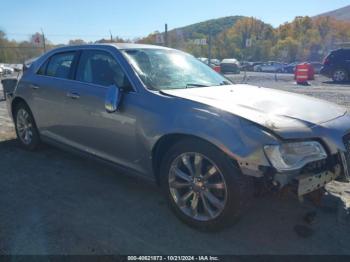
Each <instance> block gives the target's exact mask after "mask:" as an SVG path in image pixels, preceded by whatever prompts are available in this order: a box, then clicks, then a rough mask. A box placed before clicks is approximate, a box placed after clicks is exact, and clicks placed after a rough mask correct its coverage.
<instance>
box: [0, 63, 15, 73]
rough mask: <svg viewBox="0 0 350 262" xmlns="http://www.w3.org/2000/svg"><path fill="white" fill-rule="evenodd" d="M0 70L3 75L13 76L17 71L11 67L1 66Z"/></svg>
mask: <svg viewBox="0 0 350 262" xmlns="http://www.w3.org/2000/svg"><path fill="white" fill-rule="evenodd" d="M0 68H1V70H2V72H1V74H2V75H11V74H13V73H14V72H15V70H14V69H13V68H12V67H9V66H5V65H1V66H0Z"/></svg>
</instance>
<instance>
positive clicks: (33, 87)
mask: <svg viewBox="0 0 350 262" xmlns="http://www.w3.org/2000/svg"><path fill="white" fill-rule="evenodd" d="M30 87H31V88H32V89H39V86H37V85H33V84H31V85H30Z"/></svg>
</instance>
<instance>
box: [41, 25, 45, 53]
mask: <svg viewBox="0 0 350 262" xmlns="http://www.w3.org/2000/svg"><path fill="white" fill-rule="evenodd" d="M41 35H42V37H43V47H44V53H46V43H45V34H44V31H43V29H42V28H41Z"/></svg>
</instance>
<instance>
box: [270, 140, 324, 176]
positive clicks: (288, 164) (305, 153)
mask: <svg viewBox="0 0 350 262" xmlns="http://www.w3.org/2000/svg"><path fill="white" fill-rule="evenodd" d="M264 150H265V153H266V155H267V157H268V158H269V160H270V162H271V164H272V165H273V166H274V168H276V169H277V170H279V171H289V170H296V169H299V168H302V167H303V166H304V165H305V164H307V163H310V162H313V161H317V160H321V159H325V158H326V157H327V153H326V151H325V150H324V148H323V146H322V145H321V144H320V143H318V142H316V141H307V142H294V143H284V144H280V145H268V146H265V147H264Z"/></svg>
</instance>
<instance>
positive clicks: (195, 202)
mask: <svg viewBox="0 0 350 262" xmlns="http://www.w3.org/2000/svg"><path fill="white" fill-rule="evenodd" d="M198 200H199V197H198V194H193V198H192V202H191V211H192V215H193V216H197V215H198Z"/></svg>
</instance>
